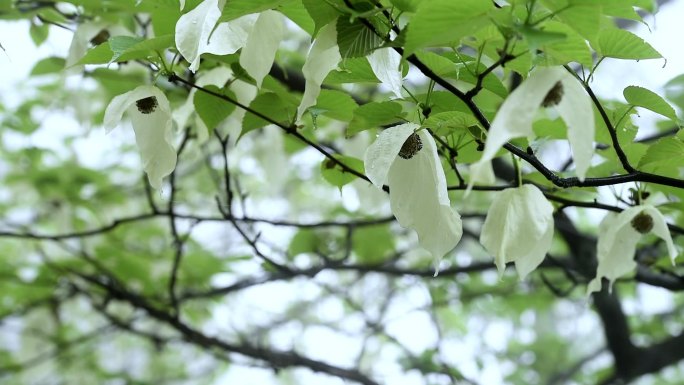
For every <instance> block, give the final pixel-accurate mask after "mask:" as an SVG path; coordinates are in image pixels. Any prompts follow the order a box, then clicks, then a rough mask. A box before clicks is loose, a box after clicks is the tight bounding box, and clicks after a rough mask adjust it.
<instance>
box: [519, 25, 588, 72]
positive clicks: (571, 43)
mask: <svg viewBox="0 0 684 385" xmlns="http://www.w3.org/2000/svg"><path fill="white" fill-rule="evenodd" d="M544 27H545V29H544V31H545V32H546V33H549V34H562V35H564V38H563V39H559V40H553V41H547V42H544V43H541V44H540V48H541V49H542V51H543V62H544V64H545V65H548V66H552V65H563V64H567V63H570V62H576V63H580V64H584V65H585V66H589V67H590V66H591V65H592V64H593V62H594V59H593V57H592V54H591V50H590V49H589V46H588V45H587V42H586V41H585V39H584V38H583V37H582V36H580V35H579V34H578V33H577V32H575V31H573V30H572V29H571V28H570V27H569V26H567V25H565V24H562V23H559V22H555V21H549V22H547V23H545V24H544ZM530 47H532V45H531V43H530Z"/></svg>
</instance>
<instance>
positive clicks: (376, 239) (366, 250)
mask: <svg viewBox="0 0 684 385" xmlns="http://www.w3.org/2000/svg"><path fill="white" fill-rule="evenodd" d="M352 244H353V245H354V253H356V257H357V258H358V260H359V262H361V263H364V264H370V265H373V264H377V263H381V262H382V261H384V259H385V257H386V256H387V253H388V252H389V251H391V250H393V249H394V233H392V231H391V230H390V227H389V226H387V225H378V226H367V227H363V228H359V229H356V231H354V234H353V235H352Z"/></svg>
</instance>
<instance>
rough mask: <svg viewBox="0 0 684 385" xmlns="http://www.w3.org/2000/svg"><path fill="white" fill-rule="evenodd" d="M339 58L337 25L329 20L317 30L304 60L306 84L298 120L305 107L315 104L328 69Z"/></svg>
mask: <svg viewBox="0 0 684 385" xmlns="http://www.w3.org/2000/svg"><path fill="white" fill-rule="evenodd" d="M340 60H342V56H340V49H339V47H338V46H337V27H336V24H335V22H331V23H329V24H327V25H326V26H324V27H323V28H321V30H320V31H319V32H318V37H317V38H316V40H315V41H314V42H313V44H312V45H311V49H309V54H308V55H307V56H306V62H305V63H304V67H303V68H302V73H303V74H304V79H306V84H305V86H304V96H302V100H301V102H300V103H299V107H298V108H297V119H298V120H299V118H301V116H302V114H304V112H305V111H306V109H307V108H309V107H311V106H313V105H315V104H316V99H318V95H319V94H320V93H321V84H323V80H324V79H325V77H326V76H328V74H329V73H330V71H332V70H334V69H335V68H337V64H338V63H339V62H340Z"/></svg>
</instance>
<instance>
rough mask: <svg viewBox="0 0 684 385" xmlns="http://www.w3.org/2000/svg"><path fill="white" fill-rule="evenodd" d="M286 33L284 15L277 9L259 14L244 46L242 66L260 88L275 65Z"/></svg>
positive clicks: (241, 56) (241, 54)
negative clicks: (279, 47) (276, 56)
mask: <svg viewBox="0 0 684 385" xmlns="http://www.w3.org/2000/svg"><path fill="white" fill-rule="evenodd" d="M284 33H285V27H284V22H283V15H282V14H280V13H279V12H276V11H270V10H269V11H264V12H262V13H261V14H259V17H258V18H257V20H256V22H255V24H254V28H252V32H251V33H250V34H249V37H248V38H247V41H246V42H245V46H244V47H243V48H242V52H241V53H240V66H241V67H242V68H244V69H245V71H247V73H248V74H249V75H250V76H251V77H252V78H254V80H255V81H256V84H257V87H258V88H261V82H262V81H263V80H264V77H265V76H266V75H268V73H269V71H270V70H271V67H272V66H273V60H274V59H275V55H276V51H277V50H278V46H280V41H281V40H282V39H283V35H284Z"/></svg>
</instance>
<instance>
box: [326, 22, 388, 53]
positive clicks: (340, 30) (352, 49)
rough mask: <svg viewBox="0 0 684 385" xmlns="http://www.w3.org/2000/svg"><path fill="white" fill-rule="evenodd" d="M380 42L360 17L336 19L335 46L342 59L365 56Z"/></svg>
mask: <svg viewBox="0 0 684 385" xmlns="http://www.w3.org/2000/svg"><path fill="white" fill-rule="evenodd" d="M380 44H382V40H381V39H380V37H379V36H378V35H376V34H375V33H374V32H373V31H371V29H370V28H368V27H367V26H366V25H365V24H363V23H362V22H361V20H360V19H355V20H354V21H349V19H348V18H346V17H340V18H339V19H337V46H338V47H339V48H340V55H342V58H343V59H346V58H349V57H362V56H366V55H368V54H369V53H371V52H372V51H373V49H375V48H377V47H379V46H380Z"/></svg>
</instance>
